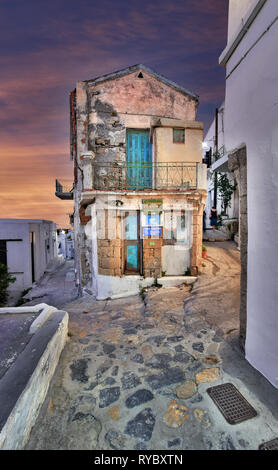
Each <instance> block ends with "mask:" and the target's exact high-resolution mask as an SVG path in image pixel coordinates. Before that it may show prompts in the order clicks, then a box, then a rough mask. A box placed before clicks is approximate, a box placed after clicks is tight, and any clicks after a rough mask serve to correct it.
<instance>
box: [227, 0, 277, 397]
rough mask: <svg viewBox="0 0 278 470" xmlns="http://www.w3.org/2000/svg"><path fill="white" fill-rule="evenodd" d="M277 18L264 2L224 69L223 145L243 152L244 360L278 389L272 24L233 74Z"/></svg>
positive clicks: (272, 5)
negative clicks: (245, 231)
mask: <svg viewBox="0 0 278 470" xmlns="http://www.w3.org/2000/svg"><path fill="white" fill-rule="evenodd" d="M234 3H236V2H233V1H232V2H231V6H232V5H233V4H234ZM238 3H239V2H238ZM277 15H278V2H277V0H268V1H267V2H266V3H265V5H264V7H263V8H262V10H261V11H260V13H259V15H258V16H257V17H256V19H255V21H254V23H253V24H252V25H251V27H250V29H249V31H248V33H247V34H246V35H245V36H244V38H243V40H242V41H241V43H240V45H239V46H238V48H237V49H236V51H235V52H234V54H233V55H232V57H231V59H230V60H229V62H228V64H227V74H228V78H227V81H226V100H225V103H226V106H225V115H226V116H225V143H226V147H227V150H228V151H231V150H233V149H236V148H237V147H238V146H240V145H241V144H243V143H245V144H246V147H247V184H248V186H247V194H248V292H247V339H246V358H247V360H248V361H249V362H250V363H251V364H252V365H253V366H254V367H255V368H257V369H258V370H259V371H260V372H261V373H262V374H264V375H265V376H266V377H267V379H268V380H269V381H270V382H271V383H272V384H273V385H274V386H275V387H277V388H278V361H277V358H278V341H277V336H278V316H277V305H278V289H277V283H278V262H277V251H278V236H277V233H278V204H277V201H278V67H277V44H278V22H277V21H276V23H275V24H274V25H273V26H272V27H270V29H269V30H268V32H266V33H265V34H264V36H263V37H262V39H261V40H259V42H258V43H257V44H256V45H255V46H254V48H253V49H252V50H251V52H249V53H248V55H247V56H246V57H245V58H244V59H243V60H242V61H241V63H240V64H239V65H238V66H237V68H236V69H235V70H234V71H233V72H232V70H233V68H234V67H235V66H236V65H237V64H238V63H239V61H240V60H241V59H242V58H243V56H244V54H245V53H246V52H247V50H248V49H249V48H250V47H251V46H252V45H253V44H254V43H255V41H256V40H257V39H258V38H259V36H260V35H261V34H262V33H263V32H264V31H266V29H267V28H268V27H269V26H270V25H271V23H272V22H273V20H274V19H275V17H277ZM231 72H232V73H231ZM230 73H231V75H230V76H229V74H230Z"/></svg>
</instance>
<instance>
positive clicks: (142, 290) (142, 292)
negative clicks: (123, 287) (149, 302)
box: [139, 287, 146, 302]
mask: <svg viewBox="0 0 278 470" xmlns="http://www.w3.org/2000/svg"><path fill="white" fill-rule="evenodd" d="M139 295H140V297H141V299H142V300H143V302H144V300H145V297H146V288H145V287H141V289H140V292H139Z"/></svg>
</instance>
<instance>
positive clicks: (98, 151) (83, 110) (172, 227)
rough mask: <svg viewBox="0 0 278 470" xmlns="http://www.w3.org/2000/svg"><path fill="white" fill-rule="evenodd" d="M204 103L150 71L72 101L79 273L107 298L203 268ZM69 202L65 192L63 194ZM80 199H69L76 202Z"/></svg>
mask: <svg viewBox="0 0 278 470" xmlns="http://www.w3.org/2000/svg"><path fill="white" fill-rule="evenodd" d="M197 107H198V97H197V96H196V95H195V94H193V93H191V92H190V91H188V90H186V89H184V88H182V87H180V86H179V85H177V84H175V83H173V82H171V81H170V80H167V79H166V78H164V77H162V76H161V75H158V74H157V73H155V72H153V71H152V70H150V69H148V68H147V67H145V66H143V65H135V66H132V67H128V68H126V69H124V70H121V71H118V72H115V73H111V74H108V75H104V76H102V77H98V78H95V79H92V80H87V81H83V82H78V83H77V85H76V89H75V90H74V91H73V92H72V93H71V95H70V109H71V158H72V160H73V164H74V191H73V193H74V196H73V197H74V231H75V260H76V273H77V279H78V282H79V285H80V290H84V289H85V290H87V291H89V292H93V293H94V294H95V295H96V296H97V298H98V299H104V298H107V297H111V298H113V297H117V296H121V295H128V294H134V293H138V292H139V291H140V288H142V287H144V286H147V285H150V284H152V283H153V282H154V279H157V278H160V277H161V276H181V275H185V274H188V273H189V272H191V273H192V274H196V273H198V272H199V271H200V270H201V265H202V262H201V256H202V252H201V249H202V248H201V243H202V215H203V208H204V204H205V201H206V166H205V165H203V164H202V138H203V125H202V123H201V122H198V121H196V112H197ZM56 194H57V195H58V196H59V195H60V197H65V195H64V193H63V188H62V186H61V187H60V188H59V191H58V193H56ZM71 194H72V193H68V197H71Z"/></svg>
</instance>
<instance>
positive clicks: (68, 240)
mask: <svg viewBox="0 0 278 470" xmlns="http://www.w3.org/2000/svg"><path fill="white" fill-rule="evenodd" d="M57 238H58V255H62V256H63V258H64V259H73V258H74V232H73V230H71V229H57Z"/></svg>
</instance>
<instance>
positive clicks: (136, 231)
mask: <svg viewBox="0 0 278 470" xmlns="http://www.w3.org/2000/svg"><path fill="white" fill-rule="evenodd" d="M124 233H125V240H124V271H125V273H126V274H139V273H140V260H141V242H140V211H129V212H126V213H125V217H124Z"/></svg>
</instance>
